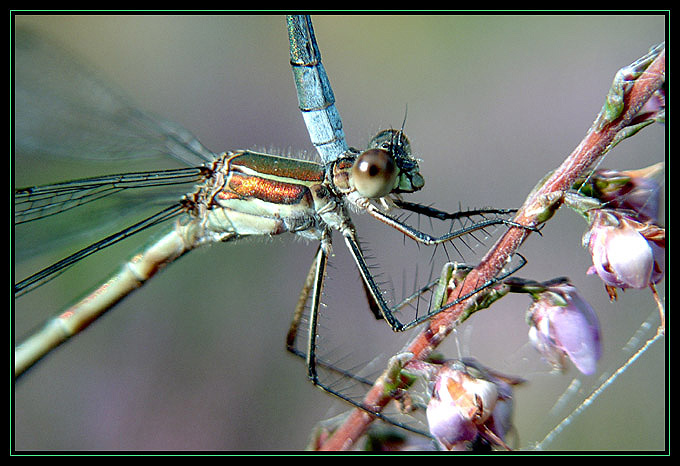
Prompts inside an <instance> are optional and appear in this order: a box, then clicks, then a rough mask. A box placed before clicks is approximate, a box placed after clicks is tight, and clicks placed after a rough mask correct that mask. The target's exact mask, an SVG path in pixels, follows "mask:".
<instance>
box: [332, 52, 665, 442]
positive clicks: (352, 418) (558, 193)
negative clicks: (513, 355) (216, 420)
mask: <svg viewBox="0 0 680 466" xmlns="http://www.w3.org/2000/svg"><path fill="white" fill-rule="evenodd" d="M665 57H666V53H665V49H664V50H663V51H662V52H661V53H660V54H659V55H658V56H657V58H656V59H655V60H654V61H653V63H652V64H651V65H650V66H649V67H648V68H647V70H646V71H645V72H644V73H643V74H642V75H641V76H640V77H639V78H638V79H637V80H635V82H634V83H633V85H632V87H631V89H630V90H629V92H628V93H627V94H626V95H625V98H624V99H625V100H624V110H623V111H622V112H621V115H620V116H619V117H618V118H616V119H615V120H613V121H611V122H609V123H606V124H604V125H602V123H601V122H599V123H598V121H596V122H595V123H594V124H593V126H592V127H591V129H590V130H589V131H588V134H587V135H586V136H585V138H584V139H583V140H582V141H581V143H580V144H579V145H578V147H576V149H574V151H573V152H572V153H571V155H569V157H567V158H566V160H565V161H564V162H563V163H562V165H560V166H559V167H558V168H557V169H556V170H555V171H554V172H553V173H552V174H551V175H550V176H549V177H548V178H547V179H546V181H545V182H543V184H542V185H541V186H540V187H539V188H538V189H536V190H534V191H533V192H532V193H531V194H530V195H529V197H528V198H527V200H526V201H525V203H524V205H523V206H522V208H521V209H520V210H519V211H518V212H517V215H516V217H515V219H514V221H515V222H517V223H518V224H522V225H526V226H532V227H535V226H538V225H539V224H541V223H543V222H545V221H547V220H548V218H549V216H550V214H548V215H547V214H546V212H547V211H551V212H554V210H556V209H557V208H559V206H560V203H561V202H560V201H561V199H562V196H563V194H564V193H565V192H566V191H567V190H568V189H569V188H570V187H571V186H572V185H573V184H574V182H575V181H576V180H577V178H578V177H579V176H581V175H582V174H583V173H585V172H586V171H587V170H588V168H589V167H590V166H591V165H593V163H594V162H595V161H596V160H597V159H598V158H600V157H601V156H602V155H603V154H604V153H605V152H606V151H607V149H608V148H609V147H610V145H611V144H612V143H613V142H614V141H615V138H616V135H617V134H618V133H619V131H621V130H622V129H624V128H625V127H626V126H628V125H629V124H630V122H631V121H632V120H633V118H634V117H635V115H636V114H637V113H638V111H639V110H640V109H641V108H642V106H643V105H644V104H645V102H647V100H648V99H649V98H650V97H651V96H652V94H654V92H656V91H657V90H658V89H660V88H661V86H662V85H663V83H664V81H665V69H666V59H665ZM598 126H599V128H598ZM528 235H529V231H528V230H526V229H522V228H518V227H512V228H510V229H509V230H508V231H507V232H506V233H505V234H504V235H503V236H502V237H501V238H500V239H499V240H498V241H497V242H496V244H495V245H494V246H493V247H492V248H491V249H490V250H489V252H488V253H487V254H486V256H485V257H484V258H483V259H482V261H481V262H480V263H479V265H478V266H477V267H476V268H475V269H474V270H472V271H471V272H470V273H469V275H468V276H467V278H466V279H465V280H463V282H462V283H461V284H460V285H459V286H458V287H457V288H456V289H455V290H453V291H451V292H450V294H449V296H448V300H449V301H448V302H453V301H454V300H455V297H456V296H464V295H465V294H467V293H470V292H472V291H474V290H475V288H476V287H477V286H478V285H479V284H482V283H486V282H488V281H489V280H491V279H493V277H495V276H496V275H498V273H499V272H500V271H501V270H502V268H503V267H504V266H505V264H507V262H508V261H509V260H510V259H511V258H512V256H513V254H514V253H515V252H516V251H517V250H518V249H519V247H520V246H521V244H522V243H523V242H524V240H525V239H526V238H527V237H528ZM476 299H478V297H477V296H473V297H471V298H469V299H468V300H466V301H463V302H461V303H458V304H457V305H455V306H453V307H452V308H451V309H449V310H447V311H446V312H443V313H441V314H439V315H437V316H435V317H434V318H433V319H432V320H431V321H430V322H429V324H428V325H427V326H426V327H425V328H424V329H423V330H422V331H421V333H420V334H419V335H417V336H416V338H414V339H413V340H412V341H411V343H409V344H408V345H407V347H406V348H405V349H404V350H403V352H410V353H412V354H413V355H414V356H413V358H414V359H418V360H424V359H426V358H427V357H428V356H429V355H430V354H431V353H432V352H433V351H434V350H435V349H436V348H437V346H438V345H439V344H440V343H441V342H442V341H443V340H444V338H445V337H446V336H447V335H448V334H449V333H451V331H452V330H453V329H454V328H455V327H456V325H457V324H458V321H459V318H460V317H461V316H462V315H464V314H465V312H466V311H467V310H468V309H470V308H471V307H472V306H473V305H474V304H475V302H476ZM405 388H406V387H405ZM391 400H392V398H391V397H390V394H389V392H388V391H386V390H385V388H384V387H383V385H382V383H381V379H378V381H376V383H375V385H373V387H372V388H371V389H370V390H369V392H368V393H367V394H366V396H365V398H364V401H363V404H364V406H365V407H367V408H369V409H371V410H373V411H376V412H379V411H381V410H382V409H383V408H384V407H385V406H386V405H387V404H388V403H389V402H390V401H391ZM373 420H374V417H373V416H371V415H370V414H369V413H367V412H366V411H363V410H360V409H355V410H353V411H352V412H351V413H350V415H349V417H348V418H347V420H346V421H345V422H344V423H343V425H342V426H340V427H339V428H338V429H336V431H335V432H334V433H333V435H331V436H330V437H329V438H328V439H327V440H326V441H325V442H324V443H323V444H322V445H321V446H320V448H319V449H320V450H346V449H350V448H352V447H353V446H354V445H355V443H356V442H357V441H358V440H359V438H360V437H361V436H362V435H363V434H364V433H365V432H366V429H367V428H368V426H369V425H370V424H371V422H373Z"/></svg>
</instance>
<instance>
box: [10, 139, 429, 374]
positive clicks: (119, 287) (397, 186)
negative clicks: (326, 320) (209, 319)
mask: <svg viewBox="0 0 680 466" xmlns="http://www.w3.org/2000/svg"><path fill="white" fill-rule="evenodd" d="M405 138H406V137H405V136H404V135H403V134H402V133H400V132H398V131H392V130H388V131H383V132H381V133H379V134H378V135H377V136H376V137H375V138H374V139H373V141H372V142H371V145H370V146H369V150H367V151H365V152H364V153H362V154H359V152H358V151H356V150H348V152H347V154H346V155H345V156H344V157H342V158H340V159H338V160H336V161H335V162H332V163H330V164H327V165H322V164H318V163H315V162H311V161H306V160H295V159H291V158H287V157H279V156H275V155H269V154H263V153H258V152H253V151H236V152H229V153H224V154H222V155H221V156H219V157H217V159H216V160H215V161H214V162H213V163H212V164H211V165H210V167H209V168H208V169H206V170H203V172H204V173H205V174H206V175H204V176H205V180H204V181H203V183H201V184H200V185H197V187H196V190H195V191H194V192H193V193H189V194H187V195H186V196H185V198H184V200H183V201H182V204H183V209H184V210H185V211H186V213H185V215H184V216H182V217H181V218H180V219H178V220H176V221H175V222H174V223H173V224H172V226H171V227H170V228H169V230H168V231H167V232H166V233H165V234H163V235H161V237H160V239H159V240H157V241H156V242H154V243H153V244H151V245H150V246H148V247H147V248H145V249H144V250H143V251H141V252H139V253H137V254H135V255H134V256H133V257H132V258H130V259H129V261H128V262H126V263H125V264H124V265H123V266H122V268H121V269H120V271H119V272H118V273H117V274H115V275H114V276H113V277H111V278H110V279H109V280H107V281H106V282H104V283H103V284H102V285H100V286H99V287H97V288H96V289H95V290H94V291H93V292H91V293H90V294H88V295H87V296H86V297H85V298H84V299H82V300H81V301H79V302H78V303H76V304H75V305H73V306H71V307H69V308H68V309H66V310H65V311H64V312H63V313H61V314H60V315H58V316H57V317H56V318H54V319H52V320H50V321H49V322H48V323H47V324H46V325H45V327H44V328H43V329H42V330H41V331H39V332H37V333H35V334H34V335H32V336H31V337H30V338H29V339H27V340H26V341H25V342H23V343H22V344H21V345H19V346H18V347H17V348H16V352H15V374H17V375H19V374H21V373H23V372H24V371H25V370H26V369H27V368H28V367H30V366H31V365H32V364H33V363H35V361H36V360H37V359H39V358H40V357H41V356H42V355H44V354H46V353H47V352H48V351H49V350H50V349H51V348H54V347H56V346H58V345H59V344H61V343H63V342H64V341H66V340H67V339H68V338H70V337H71V336H73V335H75V334H77V333H78V332H80V331H82V330H83V329H84V328H85V327H86V326H87V325H88V324H90V323H91V322H92V321H93V320H95V319H96V318H97V317H99V316H100V315H101V314H102V313H103V312H105V311H106V310H108V309H110V308H111V307H113V306H114V305H115V304H116V303H117V302H118V301H120V300H121V299H123V298H124V297H125V296H127V295H128V294H129V293H131V292H132V291H134V290H135V289H137V288H139V287H141V286H142V285H143V284H144V283H145V282H146V281H147V280H149V279H150V278H151V277H153V276H154V275H155V274H156V272H158V271H159V270H160V269H162V268H163V267H164V266H165V265H167V264H169V263H171V262H173V261H174V260H176V259H178V258H179V257H181V256H182V255H184V254H185V253H187V252H189V251H191V250H193V249H196V248H198V247H200V246H203V245H206V244H211V243H217V242H227V241H233V240H236V239H239V238H244V237H247V236H252V235H258V236H264V235H278V234H281V233H284V232H290V233H293V234H297V235H300V236H302V237H304V238H306V239H310V240H317V241H321V242H322V245H323V248H324V250H325V251H326V253H330V245H331V230H333V229H335V230H339V231H341V232H342V233H343V235H345V236H346V237H353V236H354V226H353V225H352V222H351V220H350V217H349V214H348V210H347V205H346V204H347V203H352V204H355V207H356V208H359V207H360V206H362V205H365V203H366V202H368V199H367V198H366V197H365V196H364V195H362V194H361V193H360V192H359V191H358V190H357V188H356V186H355V182H354V179H355V175H354V174H353V172H354V173H356V174H358V176H359V177H360V178H361V177H363V178H366V177H368V178H369V182H370V181H371V180H370V177H372V176H374V175H373V174H365V173H363V172H361V171H360V170H359V169H358V168H356V169H355V168H354V167H356V166H359V165H360V164H362V163H363V164H364V165H366V157H369V158H371V159H372V158H373V157H374V156H378V158H379V159H381V158H383V157H384V158H385V159H388V160H387V163H388V164H389V167H390V169H391V170H392V171H393V173H391V175H390V177H389V178H388V179H387V180H384V179H380V180H379V183H378V184H379V185H382V184H383V182H384V181H387V182H388V183H389V186H388V187H387V188H384V189H382V190H383V191H385V193H384V194H387V193H389V192H408V191H414V190H416V189H420V188H421V187H422V186H423V180H422V176H421V175H420V173H418V164H417V163H416V161H415V160H414V159H413V158H412V157H411V156H410V154H409V153H407V152H405V150H408V147H409V145H408V142H407V140H406V139H405ZM395 141H398V143H397V142H395ZM382 146H385V147H391V152H388V151H387V150H386V149H384V148H381V147H382ZM395 147H396V148H397V149H395ZM371 163H372V160H369V162H368V164H369V165H370V164H371ZM378 177H380V174H379V173H378ZM359 183H360V185H361V182H359ZM21 192H22V193H30V192H31V190H30V189H22V190H21Z"/></svg>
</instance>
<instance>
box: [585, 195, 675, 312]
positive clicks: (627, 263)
mask: <svg viewBox="0 0 680 466" xmlns="http://www.w3.org/2000/svg"><path fill="white" fill-rule="evenodd" d="M590 217H591V219H592V222H591V227H590V230H589V231H588V232H587V233H586V235H585V236H584V238H583V242H584V245H586V246H587V247H588V249H589V250H590V254H591V255H592V257H593V265H592V266H591V267H590V268H589V269H588V272H587V273H589V274H597V275H598V276H599V277H600V278H601V279H602V281H604V283H605V287H606V288H607V291H608V293H609V296H610V297H611V298H612V299H615V298H616V288H622V289H625V288H636V289H642V288H646V287H647V286H649V285H650V284H654V283H657V282H658V281H660V280H661V278H662V277H663V270H662V268H661V265H660V264H662V263H663V251H662V249H661V247H660V245H662V246H665V232H663V230H662V229H660V228H659V227H655V226H654V225H648V224H643V223H639V222H636V221H635V220H633V219H631V218H628V217H627V216H625V215H623V214H622V213H620V212H616V211H610V210H606V209H595V210H594V211H593V212H591V214H590Z"/></svg>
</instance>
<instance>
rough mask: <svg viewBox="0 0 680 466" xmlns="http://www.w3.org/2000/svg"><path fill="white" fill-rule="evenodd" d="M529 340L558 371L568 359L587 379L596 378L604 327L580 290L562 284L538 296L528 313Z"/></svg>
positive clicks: (551, 284)
mask: <svg viewBox="0 0 680 466" xmlns="http://www.w3.org/2000/svg"><path fill="white" fill-rule="evenodd" d="M527 321H528V322H529V325H530V326H531V327H530V328H529V340H530V341H531V343H532V345H533V346H534V347H535V348H536V349H537V350H538V351H539V352H540V353H541V355H542V356H543V357H544V358H545V359H546V360H547V361H548V362H550V363H551V364H552V365H553V367H555V368H557V369H560V370H562V369H564V360H565V358H567V357H568V358H569V359H571V361H572V363H573V364H574V366H576V368H577V369H578V370H579V371H581V372H582V373H584V374H586V375H590V374H593V373H594V372H595V369H596V365H597V361H598V360H599V359H600V355H601V348H600V325H599V322H598V320H597V316H596V314H595V311H594V310H593V308H592V307H590V305H589V304H588V303H587V302H586V301H585V300H583V299H582V298H581V297H580V296H579V295H578V293H577V292H576V288H575V287H574V286H572V285H571V284H570V283H568V282H566V281H564V280H562V281H559V282H553V283H550V284H549V285H548V286H546V288H545V290H544V291H542V292H540V293H536V294H535V298H534V303H533V304H532V305H531V307H530V308H529V311H528V312H527Z"/></svg>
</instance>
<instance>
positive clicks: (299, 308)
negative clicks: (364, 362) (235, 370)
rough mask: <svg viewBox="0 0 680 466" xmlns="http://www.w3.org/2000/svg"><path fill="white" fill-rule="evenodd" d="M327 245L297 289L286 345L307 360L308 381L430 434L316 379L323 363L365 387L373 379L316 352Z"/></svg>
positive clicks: (419, 291) (407, 427)
mask: <svg viewBox="0 0 680 466" xmlns="http://www.w3.org/2000/svg"><path fill="white" fill-rule="evenodd" d="M327 249H329V248H328V246H325V245H324V244H323V243H322V244H321V246H319V249H318V250H317V253H316V255H315V258H314V262H313V263H312V266H311V267H310V269H309V272H308V274H307V277H306V278H305V283H304V285H303V288H302V291H301V293H300V298H299V299H298V302H297V305H296V307H295V311H294V314H293V321H292V322H291V325H290V328H289V330H288V334H287V336H286V349H287V350H288V351H289V352H291V353H292V354H294V355H295V356H297V357H300V358H302V359H305V360H306V362H307V371H308V376H309V378H310V380H311V382H312V383H313V384H314V385H315V386H317V387H319V388H320V389H322V390H323V391H325V392H327V393H330V394H331V395H334V396H336V397H338V398H340V399H342V400H344V401H345V402H347V403H349V404H350V405H352V406H354V407H356V408H359V409H361V410H363V411H365V412H367V413H369V414H370V415H372V416H374V417H376V418H378V419H380V420H382V421H385V422H387V423H389V424H392V425H394V426H396V427H399V428H403V429H405V430H408V431H410V432H413V433H416V434H419V435H423V436H426V437H429V434H428V433H427V432H426V431H424V430H420V429H416V428H414V427H411V426H408V425H406V424H403V423H401V422H399V421H397V420H394V419H391V418H390V417H389V416H385V415H383V414H382V413H379V412H375V411H373V410H371V409H370V408H369V407H366V406H364V405H363V404H362V403H360V402H358V401H356V400H354V399H352V398H351V397H349V396H347V395H345V394H343V393H341V392H339V391H337V390H335V389H333V388H332V387H330V386H329V385H327V384H325V383H323V382H321V381H320V380H319V376H318V372H317V367H323V368H324V369H326V370H329V371H331V372H333V373H336V374H338V375H340V376H342V377H347V378H349V379H352V380H354V381H356V382H358V383H360V384H363V385H365V386H367V387H370V386H372V385H373V384H374V383H375V381H373V380H369V379H366V378H363V377H359V376H357V375H355V374H352V373H351V372H350V371H346V370H344V369H341V368H339V367H337V366H334V365H332V364H329V363H327V362H325V361H323V360H320V359H318V358H317V355H316V336H317V327H318V313H319V308H320V305H321V295H322V289H323V282H324V275H325V271H326V264H327V262H328V251H327ZM438 283H439V280H436V281H435V282H432V283H430V284H428V285H427V286H426V287H423V288H422V289H421V290H418V291H417V292H416V293H414V295H412V296H410V297H408V298H407V299H406V300H404V301H403V302H402V303H400V305H399V306H398V307H401V305H404V304H405V303H406V302H407V301H408V300H409V299H413V296H415V295H416V294H418V293H423V292H425V291H427V290H430V289H431V288H432V287H434V286H435V285H436V284H438ZM310 293H311V298H312V302H311V310H310V317H309V335H308V340H307V351H306V352H304V351H300V350H299V349H297V347H296V345H295V342H296V338H297V332H298V329H299V328H300V322H301V320H302V316H303V314H304V307H305V305H306V302H307V301H308V299H309V297H310Z"/></svg>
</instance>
